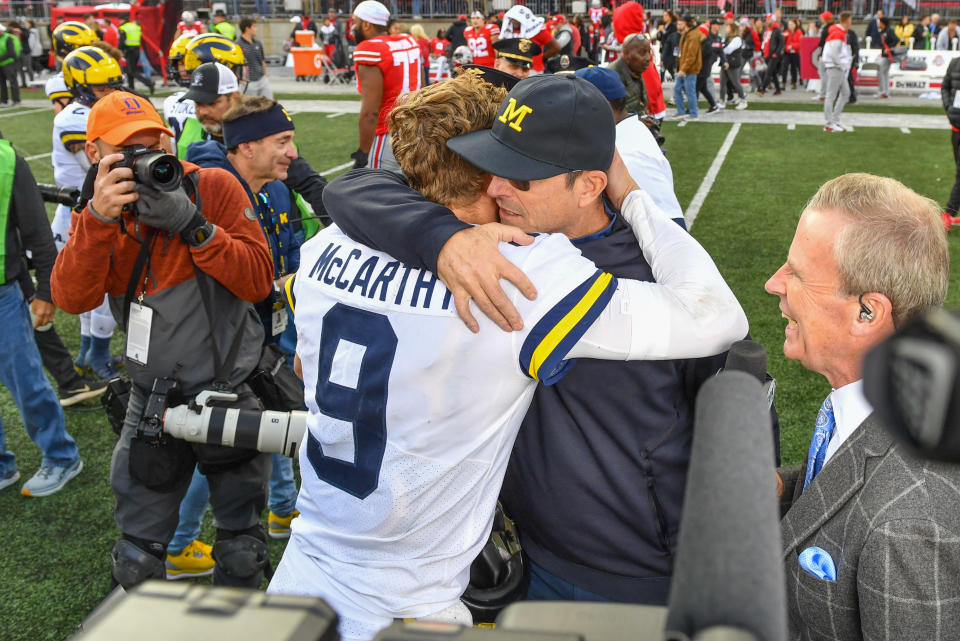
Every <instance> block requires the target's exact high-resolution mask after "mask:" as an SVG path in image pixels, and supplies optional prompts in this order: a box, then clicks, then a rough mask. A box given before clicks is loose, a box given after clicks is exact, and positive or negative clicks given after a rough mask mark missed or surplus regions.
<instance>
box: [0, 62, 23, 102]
mask: <svg viewBox="0 0 960 641" xmlns="http://www.w3.org/2000/svg"><path fill="white" fill-rule="evenodd" d="M19 62H20V61H19V60H14V61H13V62H11V63H10V64H8V65H4V66H3V67H0V103H2V104H7V100H9V98H10V97H12V98H13V104H19V103H20V85H18V84H17V67H19V66H20V65H19V64H18V63H19ZM7 83H9V84H10V94H11V96H8V95H7Z"/></svg>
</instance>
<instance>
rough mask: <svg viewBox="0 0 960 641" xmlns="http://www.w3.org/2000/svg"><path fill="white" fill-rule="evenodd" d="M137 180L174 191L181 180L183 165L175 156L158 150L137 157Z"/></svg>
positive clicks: (161, 189)
mask: <svg viewBox="0 0 960 641" xmlns="http://www.w3.org/2000/svg"><path fill="white" fill-rule="evenodd" d="M135 171H136V174H137V181H138V182H141V183H143V184H145V185H149V186H151V187H153V188H154V189H159V190H160V191H176V190H177V189H179V188H180V182H181V180H183V167H182V166H181V165H180V161H179V160H177V158H176V156H171V155H170V154H166V153H163V152H160V151H155V152H153V153H149V154H145V155H144V156H142V157H140V158H137V160H136V168H135Z"/></svg>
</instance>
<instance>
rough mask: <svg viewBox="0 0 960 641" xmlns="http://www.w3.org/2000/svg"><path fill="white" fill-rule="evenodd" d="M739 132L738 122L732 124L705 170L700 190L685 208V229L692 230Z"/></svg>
mask: <svg viewBox="0 0 960 641" xmlns="http://www.w3.org/2000/svg"><path fill="white" fill-rule="evenodd" d="M739 131H740V123H739V122H737V123H734V125H733V126H732V127H730V132H729V133H728V134H727V137H726V138H724V140H723V144H722V145H720V150H719V151H718V152H717V157H716V158H714V159H713V164H712V165H710V169H708V170H707V175H706V176H704V177H703V182H701V183H700V188H699V189H697V193H696V194H694V196H693V200H691V201H690V205H689V206H688V207H687V211H686V213H685V214H684V215H683V218H684V220H685V221H686V223H687V229H692V228H693V221H694V220H696V219H697V214H699V213H700V208H701V207H703V201H705V200H706V199H707V195H708V194H709V193H710V188H711V187H713V181H715V180H716V179H717V174H719V173H720V168H721V167H722V166H723V161H724V160H726V158H727V154H728V153H730V147H732V146H733V140H734V139H735V138H736V137H737V133H738V132H739Z"/></svg>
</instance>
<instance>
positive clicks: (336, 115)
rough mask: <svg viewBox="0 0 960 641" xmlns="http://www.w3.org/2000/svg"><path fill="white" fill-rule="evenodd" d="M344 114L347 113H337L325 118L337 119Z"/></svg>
mask: <svg viewBox="0 0 960 641" xmlns="http://www.w3.org/2000/svg"><path fill="white" fill-rule="evenodd" d="M345 113H347V112H346V111H338V112H337V113H335V114H329V115H328V116H327V118H337V117H339V116H342V115H343V114H345Z"/></svg>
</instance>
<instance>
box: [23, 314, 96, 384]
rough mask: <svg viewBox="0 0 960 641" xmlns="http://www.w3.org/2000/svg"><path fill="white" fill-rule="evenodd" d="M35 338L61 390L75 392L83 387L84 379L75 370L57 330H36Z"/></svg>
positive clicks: (45, 363)
mask: <svg viewBox="0 0 960 641" xmlns="http://www.w3.org/2000/svg"><path fill="white" fill-rule="evenodd" d="M33 338H34V340H36V342H37V349H39V350H40V358H41V360H43V366H44V367H45V368H46V370H47V371H48V372H50V375H51V376H53V378H54V380H56V381H57V385H58V386H59V387H60V389H61V390H75V389H79V388H81V387H83V384H84V383H83V379H82V378H81V377H80V375H79V374H77V370H75V369H74V368H73V358H71V356H70V352H69V350H67V348H66V346H65V345H64V344H63V341H62V340H60V335H59V334H57V330H56V328H53V327H51V328H50V329H48V330H47V331H45V332H38V331H36V330H34V332H33Z"/></svg>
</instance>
